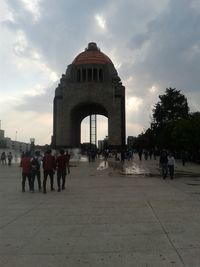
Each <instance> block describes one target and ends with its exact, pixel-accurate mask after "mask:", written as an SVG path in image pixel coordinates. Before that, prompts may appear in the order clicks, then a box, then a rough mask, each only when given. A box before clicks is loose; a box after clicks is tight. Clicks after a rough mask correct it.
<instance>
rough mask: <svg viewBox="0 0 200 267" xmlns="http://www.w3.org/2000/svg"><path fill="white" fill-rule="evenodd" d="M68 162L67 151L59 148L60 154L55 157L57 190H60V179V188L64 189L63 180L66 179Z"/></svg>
mask: <svg viewBox="0 0 200 267" xmlns="http://www.w3.org/2000/svg"><path fill="white" fill-rule="evenodd" d="M68 164H69V157H68V153H67V154H65V151H64V150H63V149H61V150H60V155H59V156H58V157H57V159H56V166H57V184H58V192H61V180H62V190H64V189H65V180H66V174H67V169H68Z"/></svg>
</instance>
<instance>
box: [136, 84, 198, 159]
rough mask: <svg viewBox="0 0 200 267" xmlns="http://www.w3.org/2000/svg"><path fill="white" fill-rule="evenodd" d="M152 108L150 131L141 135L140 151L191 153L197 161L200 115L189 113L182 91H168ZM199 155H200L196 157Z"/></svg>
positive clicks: (138, 140)
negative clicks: (155, 148)
mask: <svg viewBox="0 0 200 267" xmlns="http://www.w3.org/2000/svg"><path fill="white" fill-rule="evenodd" d="M159 99H160V101H159V102H158V103H157V104H156V105H155V107H154V109H153V122H152V123H151V126H150V128H148V129H147V130H146V132H145V133H142V134H140V135H139V136H138V138H137V140H136V143H137V144H138V145H139V147H140V148H147V149H149V148H154V147H158V148H159V149H163V148H165V149H169V150H172V151H177V152H181V151H188V152H189V153H190V155H193V158H194V159H195V160H198V157H199V152H200V112H195V113H190V114H189V107H188V103H187V99H186V98H185V96H184V95H183V94H181V93H180V90H176V89H175V88H173V89H172V88H167V89H166V91H165V94H164V95H160V96H159ZM196 155H197V156H196Z"/></svg>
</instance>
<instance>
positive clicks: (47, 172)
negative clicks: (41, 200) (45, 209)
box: [43, 149, 56, 194]
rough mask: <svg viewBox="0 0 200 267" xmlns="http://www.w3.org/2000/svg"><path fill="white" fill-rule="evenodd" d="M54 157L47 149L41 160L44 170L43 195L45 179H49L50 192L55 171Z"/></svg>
mask: <svg viewBox="0 0 200 267" xmlns="http://www.w3.org/2000/svg"><path fill="white" fill-rule="evenodd" d="M55 168H56V166H55V157H54V156H52V155H51V149H48V150H47V152H46V154H45V156H44V158H43V170H44V180H43V193H44V194H45V193H46V182H47V177H48V176H49V177H50V184H51V191H53V190H54V188H53V176H54V171H55Z"/></svg>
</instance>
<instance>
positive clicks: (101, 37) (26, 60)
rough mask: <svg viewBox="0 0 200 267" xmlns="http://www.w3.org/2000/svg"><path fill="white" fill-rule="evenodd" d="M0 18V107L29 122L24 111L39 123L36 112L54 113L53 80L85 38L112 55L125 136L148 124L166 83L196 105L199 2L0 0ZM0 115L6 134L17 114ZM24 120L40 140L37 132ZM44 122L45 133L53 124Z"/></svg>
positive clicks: (199, 55)
mask: <svg viewBox="0 0 200 267" xmlns="http://www.w3.org/2000/svg"><path fill="white" fill-rule="evenodd" d="M0 23H1V24H0V31H1V36H4V38H2V39H1V42H0V51H1V62H3V63H1V64H0V72H1V87H0V91H1V96H3V97H4V99H5V101H4V104H2V105H3V106H4V108H5V109H6V110H7V111H9V112H10V113H12V114H17V116H21V118H23V120H24V121H25V122H26V123H27V121H28V115H26V114H25V113H27V114H29V115H30V117H31V120H32V122H34V123H39V125H42V124H41V121H38V120H37V118H38V116H39V118H43V119H44V118H47V117H46V116H52V103H53V97H54V90H55V88H56V86H57V82H56V81H57V79H59V78H60V77H61V75H62V73H65V71H66V68H67V65H69V64H70V63H71V62H72V61H73V59H74V58H75V57H76V56H77V54H79V53H80V52H82V51H84V49H85V47H87V44H88V43H89V42H90V41H95V42H97V45H98V46H99V47H100V49H101V51H102V52H104V53H105V54H107V55H108V56H109V57H110V59H111V60H112V61H113V63H114V65H115V67H116V68H117V71H118V73H119V76H120V78H121V80H122V82H123V84H124V85H125V87H126V99H127V101H126V103H127V114H126V117H127V133H128V134H130V135H136V134H138V133H139V131H140V130H141V129H143V128H147V127H148V126H149V123H150V121H151V114H152V108H153V105H154V104H155V103H156V102H157V101H158V95H159V94H163V93H164V91H165V88H166V87H176V88H177V89H181V90H182V93H183V94H185V96H186V97H188V100H189V104H190V105H191V107H192V109H199V101H197V99H200V97H199V84H200V76H199V72H200V64H199V61H200V28H199V25H200V5H199V1H198V0H190V1H188V0H162V1H160V0H149V1H145V0H141V1H136V0H125V1H124V0H118V1H115V0H109V1H108V0H102V1H99V0H85V1H72V0H69V1H65V0H58V1H55V0H48V1H47V0H40V1H39V0H35V1H28V0H12V1H11V0H8V1H5V0H2V1H1V2H0ZM1 103H2V102H1ZM1 110H2V106H1ZM2 114H3V116H4V120H7V121H9V123H8V125H9V127H8V128H7V129H8V130H7V131H8V132H11V131H12V123H11V121H12V118H13V117H14V116H15V115H13V116H11V115H9V116H7V113H6V112H4V111H3V113H2ZM20 114H21V115H20ZM38 114H40V115H38ZM14 123H15V122H13V124H14ZM22 123H23V122H22ZM28 125H29V129H31V131H32V133H34V135H36V136H37V138H39V136H40V135H41V134H42V133H41V130H39V129H38V127H37V129H35V128H36V127H34V126H32V127H31V123H30V122H29V124H28ZM102 125H103V122H102ZM46 127H47V128H46V129H44V128H43V132H45V134H46V136H47V135H48V134H49V133H50V132H51V131H52V129H51V128H52V127H50V126H47V125H46ZM48 127H49V128H48ZM27 132H28V131H27V130H26V133H27ZM45 134H43V136H44V135H45ZM41 139H42V140H44V138H43V137H42V138H41ZM49 139H50V138H49V136H48V137H47V140H49Z"/></svg>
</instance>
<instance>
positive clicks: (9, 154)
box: [7, 152, 13, 166]
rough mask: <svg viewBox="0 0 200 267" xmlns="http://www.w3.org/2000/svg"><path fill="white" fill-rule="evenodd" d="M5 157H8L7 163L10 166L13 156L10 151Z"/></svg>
mask: <svg viewBox="0 0 200 267" xmlns="http://www.w3.org/2000/svg"><path fill="white" fill-rule="evenodd" d="M7 158H8V165H9V166H11V163H12V159H13V156H12V153H11V152H9V153H8V156H7Z"/></svg>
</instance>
